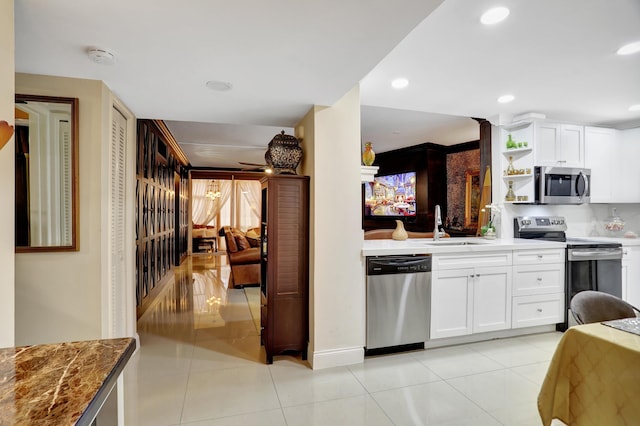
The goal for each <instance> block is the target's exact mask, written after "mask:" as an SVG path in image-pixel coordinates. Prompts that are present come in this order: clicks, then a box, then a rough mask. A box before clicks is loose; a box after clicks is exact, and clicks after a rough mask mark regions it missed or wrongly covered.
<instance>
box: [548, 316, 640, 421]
mask: <svg viewBox="0 0 640 426" xmlns="http://www.w3.org/2000/svg"><path fill="white" fill-rule="evenodd" d="M538 411H539V412H540V417H541V418H542V423H543V425H545V426H547V425H550V424H551V420H552V419H554V418H556V419H559V420H562V421H563V422H564V423H566V424H567V425H579V426H589V425H596V426H605V425H606V426H612V425H640V336H638V335H636V334H632V333H629V332H626V331H622V330H617V329H614V328H612V327H609V326H606V325H602V324H600V323H595V324H585V325H578V326H575V327H571V328H569V329H568V330H567V331H566V332H565V333H564V335H563V336H562V339H560V342H559V343H558V347H557V348H556V352H555V354H554V355H553V358H552V359H551V363H550V364H549V370H548V371H547V375H546V377H545V379H544V382H543V383H542V388H541V390H540V394H539V395H538Z"/></svg>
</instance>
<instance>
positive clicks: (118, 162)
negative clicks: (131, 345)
mask: <svg viewBox="0 0 640 426" xmlns="http://www.w3.org/2000/svg"><path fill="white" fill-rule="evenodd" d="M126 142H127V119H126V118H125V117H124V116H123V115H122V114H121V113H120V111H118V110H117V109H116V108H113V122H112V123H111V153H110V157H111V158H110V165H111V170H110V173H109V175H110V177H109V179H110V182H109V192H110V198H111V203H110V209H111V211H110V234H111V235H110V253H109V255H110V257H111V259H110V262H109V263H110V265H111V267H110V275H111V276H110V287H111V289H110V290H111V291H110V293H111V300H110V305H111V321H110V323H111V334H112V336H113V337H116V336H124V335H125V332H126V330H125V321H124V319H125V318H126V317H127V315H126V312H125V309H126V306H127V305H126V303H125V300H126V298H125V285H126V279H125V273H126V267H125V258H124V256H125V213H126V207H125V206H126V204H125V201H126V200H125V196H126V194H125V179H126V168H125V165H126V162H125V149H126Z"/></svg>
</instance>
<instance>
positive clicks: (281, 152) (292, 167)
mask: <svg viewBox="0 0 640 426" xmlns="http://www.w3.org/2000/svg"><path fill="white" fill-rule="evenodd" d="M264 159H265V161H266V162H267V165H268V166H270V167H271V168H272V169H273V172H274V173H275V174H291V175H295V174H297V173H296V168H297V167H298V164H300V160H302V148H301V147H300V141H299V140H298V139H297V138H296V137H295V136H292V135H286V134H285V133H284V130H283V131H282V132H280V133H279V134H277V135H275V136H274V137H273V139H271V142H269V146H268V148H267V152H265V154H264Z"/></svg>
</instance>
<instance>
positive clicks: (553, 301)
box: [511, 293, 564, 328]
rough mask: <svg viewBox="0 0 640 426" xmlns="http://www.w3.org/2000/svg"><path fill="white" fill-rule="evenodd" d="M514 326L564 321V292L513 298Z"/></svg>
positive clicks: (512, 323)
mask: <svg viewBox="0 0 640 426" xmlns="http://www.w3.org/2000/svg"><path fill="white" fill-rule="evenodd" d="M512 313H513V317H512V321H511V327H512V328H521V327H532V326H536V325H546V324H557V323H559V322H562V321H564V293H554V294H540V295H534V296H517V297H514V298H513V309H512Z"/></svg>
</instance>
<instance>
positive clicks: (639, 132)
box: [584, 127, 640, 203]
mask: <svg viewBox="0 0 640 426" xmlns="http://www.w3.org/2000/svg"><path fill="white" fill-rule="evenodd" d="M584 140H585V167H587V168H589V169H591V182H590V184H591V202H592V203H640V185H638V182H640V167H638V161H639V160H638V159H639V158H640V129H630V130H621V131H620V130H615V129H608V128H604V127H585V131H584Z"/></svg>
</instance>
